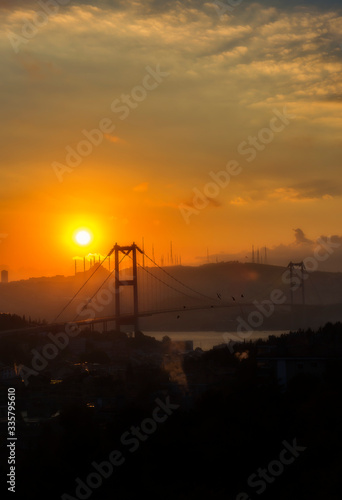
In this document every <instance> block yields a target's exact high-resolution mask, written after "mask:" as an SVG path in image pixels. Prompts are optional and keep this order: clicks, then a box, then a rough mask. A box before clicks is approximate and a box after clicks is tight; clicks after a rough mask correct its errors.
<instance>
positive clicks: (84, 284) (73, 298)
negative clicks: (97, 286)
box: [53, 249, 113, 323]
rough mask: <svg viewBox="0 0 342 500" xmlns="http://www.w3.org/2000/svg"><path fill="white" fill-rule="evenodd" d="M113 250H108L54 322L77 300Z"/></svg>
mask: <svg viewBox="0 0 342 500" xmlns="http://www.w3.org/2000/svg"><path fill="white" fill-rule="evenodd" d="M112 252H113V249H112V250H111V251H110V252H108V254H107V255H106V257H105V258H104V259H103V260H102V262H99V265H98V266H97V268H96V269H95V270H94V271H93V273H92V274H91V275H90V276H89V278H88V279H87V280H86V281H85V282H84V283H83V285H82V286H81V287H80V288H79V289H78V290H77V292H76V293H75V295H74V296H73V297H72V298H71V299H70V300H69V302H68V303H67V304H66V305H65V306H64V307H63V309H62V310H61V312H60V313H59V314H58V315H57V316H56V317H55V319H54V320H53V323H55V322H56V321H57V319H58V318H59V317H60V316H61V315H62V314H63V312H64V311H65V310H66V309H67V307H69V305H70V304H71V303H72V302H73V301H74V300H75V298H76V297H77V295H78V294H79V293H80V291H81V290H82V289H83V288H84V287H85V286H86V284H87V283H88V282H89V281H90V280H91V278H92V277H93V276H94V274H95V273H96V272H97V271H98V270H99V269H100V267H101V266H102V264H103V263H104V262H105V261H106V259H108V257H109V256H110V255H111V254H112Z"/></svg>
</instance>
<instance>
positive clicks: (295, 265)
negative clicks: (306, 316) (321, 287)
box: [287, 261, 306, 307]
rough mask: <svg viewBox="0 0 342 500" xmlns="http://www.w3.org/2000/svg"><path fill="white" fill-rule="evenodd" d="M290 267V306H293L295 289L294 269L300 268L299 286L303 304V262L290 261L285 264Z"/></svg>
mask: <svg viewBox="0 0 342 500" xmlns="http://www.w3.org/2000/svg"><path fill="white" fill-rule="evenodd" d="M287 267H288V268H289V269H290V296H291V306H292V307H293V291H294V289H295V286H296V283H294V282H293V276H294V270H295V269H299V270H300V277H299V279H300V287H301V289H302V304H303V306H304V305H305V289H304V280H305V274H304V273H305V271H306V269H305V264H304V262H292V261H291V262H290V263H289V264H288V266H287Z"/></svg>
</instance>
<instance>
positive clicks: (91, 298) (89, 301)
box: [72, 254, 126, 322]
mask: <svg viewBox="0 0 342 500" xmlns="http://www.w3.org/2000/svg"><path fill="white" fill-rule="evenodd" d="M125 257H126V254H125V255H123V257H122V258H121V260H120V262H119V264H121V262H122V261H123V260H124V258H125ZM115 271H116V269H115V268H114V269H113V271H111V273H110V274H109V275H108V276H107V278H106V279H105V280H104V281H103V282H102V283H101V285H100V286H99V288H98V289H97V290H96V292H95V293H94V294H93V295H92V296H91V297H90V299H89V300H88V302H87V303H86V305H85V306H83V307H82V310H81V312H82V311H84V309H86V308H87V307H88V306H89V304H90V303H91V302H92V300H93V298H94V297H95V295H97V294H98V293H99V291H100V290H101V288H102V287H103V286H104V285H105V283H106V282H107V281H108V280H109V278H110V277H111V276H112V274H113V273H115ZM81 312H79V313H78V314H77V315H76V316H75V317H74V319H73V320H72V321H73V322H74V321H76V320H77V318H78V317H79V315H80V314H81Z"/></svg>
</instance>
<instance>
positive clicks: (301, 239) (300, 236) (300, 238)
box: [294, 228, 313, 245]
mask: <svg viewBox="0 0 342 500" xmlns="http://www.w3.org/2000/svg"><path fill="white" fill-rule="evenodd" d="M294 232H295V239H296V244H297V245H301V244H303V243H309V244H311V243H313V241H312V240H309V239H308V238H307V237H306V236H305V234H304V232H303V230H302V229H300V228H297V229H294Z"/></svg>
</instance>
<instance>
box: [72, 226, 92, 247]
mask: <svg viewBox="0 0 342 500" xmlns="http://www.w3.org/2000/svg"><path fill="white" fill-rule="evenodd" d="M75 240H76V242H77V243H78V244H79V245H88V243H90V242H91V234H90V233H89V231H86V230H82V231H78V232H77V233H76V235H75Z"/></svg>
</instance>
